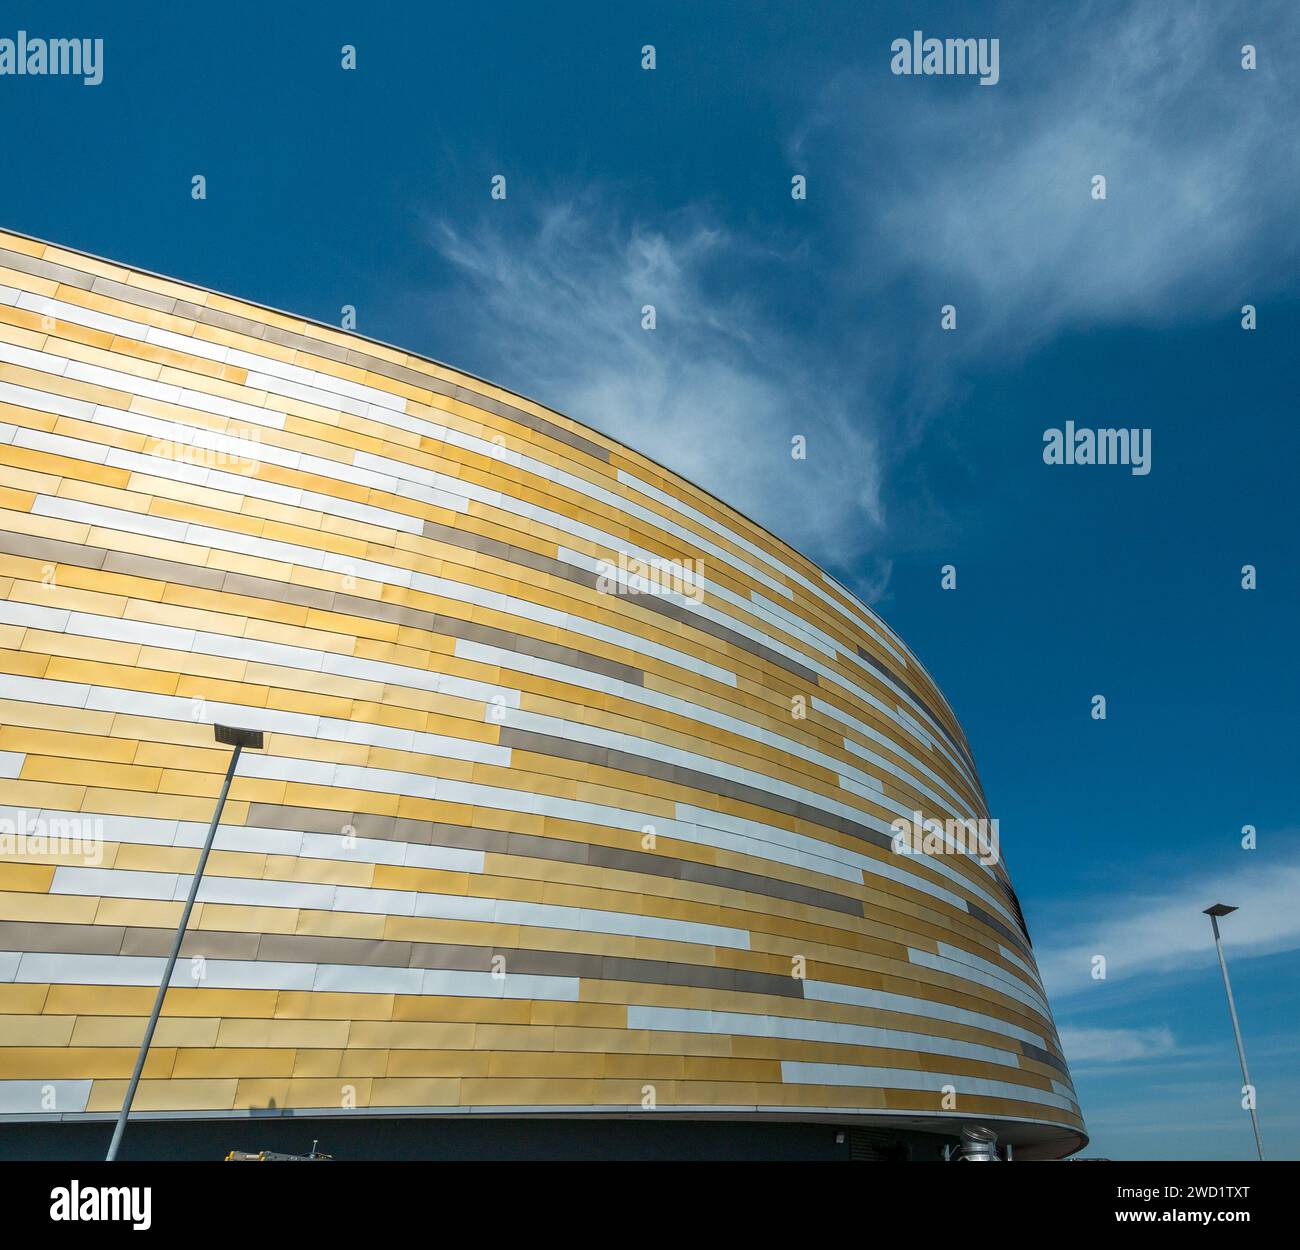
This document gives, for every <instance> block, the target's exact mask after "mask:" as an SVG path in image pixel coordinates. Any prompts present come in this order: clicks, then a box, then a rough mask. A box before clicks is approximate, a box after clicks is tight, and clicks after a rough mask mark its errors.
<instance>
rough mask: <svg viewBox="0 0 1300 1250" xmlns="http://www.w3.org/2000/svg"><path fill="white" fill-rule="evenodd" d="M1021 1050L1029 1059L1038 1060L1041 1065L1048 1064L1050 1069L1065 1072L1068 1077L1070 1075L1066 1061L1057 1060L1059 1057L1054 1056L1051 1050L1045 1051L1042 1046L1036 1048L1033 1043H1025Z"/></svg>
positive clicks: (1022, 1044)
mask: <svg viewBox="0 0 1300 1250" xmlns="http://www.w3.org/2000/svg"><path fill="white" fill-rule="evenodd" d="M1020 1049H1021V1050H1022V1051H1023V1052H1024V1054H1025V1055H1026V1056H1027V1057H1028V1058H1030V1059H1037V1060H1038V1062H1039V1063H1045V1064H1048V1065H1049V1066H1050V1067H1053V1068H1056V1069H1057V1070H1058V1071H1060V1072H1064V1073H1065V1075H1066V1076H1067V1077H1068V1076H1069V1075H1070V1070H1069V1068H1067V1067H1066V1066H1065V1061H1064V1060H1062V1059H1059V1058H1057V1056H1056V1055H1054V1054H1052V1052H1051V1051H1050V1050H1044V1049H1043V1048H1042V1047H1041V1046H1035V1045H1034V1044H1033V1042H1024V1041H1022V1042H1021V1043H1020Z"/></svg>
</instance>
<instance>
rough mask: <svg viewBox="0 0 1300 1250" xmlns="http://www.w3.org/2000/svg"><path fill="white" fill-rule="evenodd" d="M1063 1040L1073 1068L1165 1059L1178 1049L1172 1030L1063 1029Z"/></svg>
mask: <svg viewBox="0 0 1300 1250" xmlns="http://www.w3.org/2000/svg"><path fill="white" fill-rule="evenodd" d="M1060 1036H1061V1046H1062V1048H1063V1049H1064V1050H1065V1054H1066V1057H1067V1058H1068V1059H1069V1060H1070V1062H1071V1063H1072V1064H1082V1063H1132V1062H1133V1061H1135V1060H1144V1059H1162V1058H1164V1057H1166V1056H1168V1055H1171V1054H1173V1053H1174V1051H1175V1050H1176V1049H1177V1043H1176V1042H1175V1040H1174V1035H1173V1032H1172V1030H1170V1029H1168V1028H1165V1027H1163V1026H1160V1027H1157V1028H1149V1029H1107V1028H1099V1029H1070V1028H1063V1029H1061V1030H1060Z"/></svg>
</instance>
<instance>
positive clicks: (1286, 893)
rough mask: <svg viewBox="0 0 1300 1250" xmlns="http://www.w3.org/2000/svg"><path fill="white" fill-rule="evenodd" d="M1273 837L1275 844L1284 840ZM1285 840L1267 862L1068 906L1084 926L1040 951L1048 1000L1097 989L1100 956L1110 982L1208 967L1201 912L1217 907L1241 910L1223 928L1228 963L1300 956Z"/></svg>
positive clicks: (1292, 854)
mask: <svg viewBox="0 0 1300 1250" xmlns="http://www.w3.org/2000/svg"><path fill="white" fill-rule="evenodd" d="M1274 836H1275V837H1277V838H1278V840H1279V841H1281V838H1282V835H1274ZM1286 836H1287V838H1288V841H1287V842H1286V843H1285V844H1284V845H1285V848H1286V849H1285V850H1284V851H1283V852H1281V853H1279V854H1275V855H1272V856H1271V857H1270V859H1269V860H1268V861H1267V862H1260V863H1256V862H1254V861H1253V860H1252V861H1251V862H1249V863H1247V864H1245V865H1244V866H1242V867H1240V868H1236V869H1234V870H1232V871H1228V872H1223V873H1219V874H1217V875H1209V874H1204V875H1198V876H1195V877H1188V878H1185V879H1183V880H1181V881H1173V882H1171V883H1170V884H1169V885H1168V886H1167V887H1166V888H1164V889H1162V890H1159V891H1151V892H1146V893H1134V894H1128V895H1123V896H1108V897H1107V898H1105V899H1104V900H1101V901H1099V902H1097V903H1096V904H1095V905H1094V904H1092V903H1090V902H1089V901H1088V900H1082V901H1079V902H1076V903H1072V904H1071V911H1072V913H1073V914H1075V915H1083V916H1088V917H1089V919H1087V920H1085V921H1083V922H1082V923H1080V924H1076V926H1075V927H1074V930H1073V932H1069V933H1067V934H1065V936H1063V938H1062V939H1061V940H1060V941H1059V942H1058V943H1057V944H1056V945H1054V946H1049V947H1046V948H1045V949H1043V950H1040V951H1039V952H1038V967H1039V970H1040V971H1041V973H1042V975H1043V980H1044V983H1045V984H1046V987H1047V989H1048V990H1049V992H1050V993H1051V996H1052V997H1053V998H1054V999H1066V998H1068V997H1069V996H1070V995H1073V994H1078V993H1081V992H1084V991H1087V990H1089V989H1093V988H1095V986H1096V982H1095V981H1094V980H1093V976H1092V970H1093V960H1094V958H1095V957H1096V956H1098V955H1101V956H1104V958H1105V960H1106V979H1107V980H1108V981H1111V982H1114V981H1122V980H1126V979H1129V978H1132V977H1136V976H1140V975H1144V974H1147V973H1167V972H1175V971H1183V972H1187V971H1198V970H1201V969H1204V968H1207V967H1210V966H1212V965H1213V964H1214V961H1215V955H1214V943H1213V938H1212V936H1211V933H1210V922H1209V920H1208V919H1207V918H1206V917H1205V916H1204V915H1203V914H1202V913H1203V912H1204V910H1205V908H1207V907H1209V906H1210V905H1211V904H1212V903H1217V902H1224V903H1227V904H1229V905H1231V906H1234V907H1237V908H1238V909H1239V910H1238V911H1237V912H1236V913H1235V914H1233V915H1232V916H1231V917H1229V918H1228V919H1227V920H1226V921H1224V922H1222V923H1223V926H1224V931H1225V937H1226V938H1227V940H1228V941H1229V942H1230V943H1231V948H1232V957H1233V959H1234V960H1237V959H1249V958H1251V957H1253V956H1259V955H1271V954H1277V953H1279V952H1281V951H1293V950H1300V908H1297V907H1296V899H1297V898H1300V845H1298V844H1297V843H1296V841H1295V837H1294V834H1290V835H1286ZM1242 854H1243V856H1253V855H1255V854H1262V852H1242Z"/></svg>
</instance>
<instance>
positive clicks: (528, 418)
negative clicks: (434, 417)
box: [421, 383, 609, 464]
mask: <svg viewBox="0 0 1300 1250" xmlns="http://www.w3.org/2000/svg"><path fill="white" fill-rule="evenodd" d="M421 385H424V383H421ZM453 396H454V398H456V399H459V400H460V401H461V402H462V403H465V404H470V405H472V406H473V407H475V408H482V409H483V410H484V411H485V412H490V413H493V414H494V415H495V416H498V417H505V419H506V420H507V421H514V422H516V423H517V424H518V425H524V426H527V427H528V428H529V429H530V430H534V431H535V432H536V433H538V434H544V435H546V437H547V438H551V439H554V440H555V441H556V442H557V443H564V444H565V445H566V446H568V447H572V448H574V449H575V450H576V451H581V452H585V453H586V454H587V455H589V456H591V457H592V458H593V459H595V460H601V461H604V462H605V463H606V464H608V463H609V452H608V451H607V450H606V449H605V448H604V447H601V446H600V445H599V444H597V443H593V442H592V441H591V440H590V439H587V438H583V437H582V435H581V434H573V433H571V432H570V431H568V430H566V429H565V428H564V427H563V426H560V425H556V424H555V422H554V421H548V420H546V418H545V417H538V416H535V415H534V414H533V413H531V412H527V411H526V410H525V409H523V408H516V407H515V406H514V405H513V404H507V403H503V402H502V401H501V400H499V399H493V398H492V397H491V396H490V395H484V394H482V393H480V392H479V391H475V390H471V389H470V388H469V387H467V386H457V387H455V388H454V389H453Z"/></svg>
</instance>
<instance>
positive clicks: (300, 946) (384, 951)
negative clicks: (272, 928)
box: [256, 933, 411, 968]
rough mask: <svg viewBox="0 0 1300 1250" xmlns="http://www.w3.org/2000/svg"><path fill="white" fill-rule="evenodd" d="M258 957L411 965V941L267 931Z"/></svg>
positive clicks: (276, 960)
mask: <svg viewBox="0 0 1300 1250" xmlns="http://www.w3.org/2000/svg"><path fill="white" fill-rule="evenodd" d="M256 958H258V959H261V960H266V961H269V962H272V963H305V964H365V965H366V966H367V967H371V968H407V967H410V964H411V943H410V942H386V941H383V940H381V939H379V938H350V937H315V936H311V935H308V934H300V933H264V934H262V935H261V942H260V943H259V945H258V948H257V955H256Z"/></svg>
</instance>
